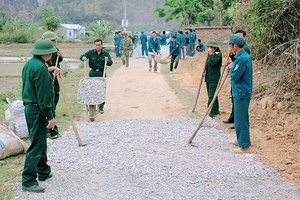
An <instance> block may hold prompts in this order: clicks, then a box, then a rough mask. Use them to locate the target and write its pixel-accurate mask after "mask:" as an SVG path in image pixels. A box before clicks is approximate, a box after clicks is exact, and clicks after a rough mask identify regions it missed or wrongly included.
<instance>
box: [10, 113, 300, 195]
mask: <svg viewBox="0 0 300 200" xmlns="http://www.w3.org/2000/svg"><path fill="white" fill-rule="evenodd" d="M199 121H200V120H199V119H196V118H185V117H176V118H172V119H168V120H146V119H126V120H119V121H104V122H86V123H82V124H80V125H79V126H78V127H77V128H78V131H79V134H80V136H81V139H82V140H90V143H89V144H88V145H87V146H84V147H78V144H77V141H76V139H75V135H74V133H73V132H65V133H62V134H63V137H61V138H59V139H57V140H54V141H50V142H49V143H48V146H49V152H48V158H49V162H48V163H49V165H50V166H51V167H52V172H53V174H54V176H53V177H52V178H51V179H49V180H47V181H45V182H40V185H41V186H42V187H46V192H45V193H42V194H35V193H29V192H23V191H22V190H21V177H19V179H18V180H17V183H16V185H15V187H16V194H15V197H14V199H22V200H23V199H24V200H27V199H28V200H29V199H30V200H32V199H39V200H40V199H45V200H47V199H49V200H50V199H51V200H53V199H64V200H69V199H70V200H74V199H75V200H77V199H84V200H89V199H91V200H92V199H93V200H94V199H101V200H102V199H104V200H106V199H108V200H118V199H120V200H121V199H122V200H123V199H137V200H139V199H163V200H169V199H178V200H181V199H209V200H210V199H216V200H217V199H218V200H238V199H241V200H247V199H249V200H255V199H259V200H260V199H270V200H271V199H272V200H277V199H278V200H283V199H289V200H298V199H300V191H299V189H298V188H297V187H295V186H293V185H291V184H290V183H288V182H287V180H286V179H284V178H282V177H281V176H279V175H278V174H277V173H276V172H275V171H273V170H271V169H270V168H268V167H266V166H264V165H263V164H262V163H259V162H257V161H256V160H257V159H256V157H257V155H253V154H251V155H235V154H232V153H230V151H229V150H230V149H231V148H233V146H231V145H230V144H229V143H228V141H229V140H231V139H234V137H235V136H234V135H231V134H228V133H226V132H225V131H224V130H218V129H217V125H218V124H217V122H216V121H214V120H212V119H208V120H206V122H205V124H204V126H203V127H202V128H201V129H200V131H199V132H198V134H197V135H196V137H195V138H194V142H196V143H197V144H198V145H199V146H198V147H192V146H191V145H189V144H187V141H188V140H189V138H190V137H191V136H192V134H193V132H194V130H195V129H196V127H197V126H198V123H199Z"/></svg>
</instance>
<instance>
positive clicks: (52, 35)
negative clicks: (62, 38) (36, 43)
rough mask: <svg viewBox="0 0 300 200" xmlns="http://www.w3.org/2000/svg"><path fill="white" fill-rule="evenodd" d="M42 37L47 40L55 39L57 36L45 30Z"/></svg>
mask: <svg viewBox="0 0 300 200" xmlns="http://www.w3.org/2000/svg"><path fill="white" fill-rule="evenodd" d="M42 38H46V39H48V40H56V39H57V36H56V34H55V33H54V32H52V31H46V32H45V33H43V35H42Z"/></svg>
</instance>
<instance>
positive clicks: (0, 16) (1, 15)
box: [0, 8, 6, 31]
mask: <svg viewBox="0 0 300 200" xmlns="http://www.w3.org/2000/svg"><path fill="white" fill-rule="evenodd" d="M5 16H6V13H5V11H4V10H3V8H0V31H2V27H3V25H4V23H5Z"/></svg>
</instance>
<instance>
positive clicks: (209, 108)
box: [188, 67, 228, 144]
mask: <svg viewBox="0 0 300 200" xmlns="http://www.w3.org/2000/svg"><path fill="white" fill-rule="evenodd" d="M225 68H226V67H225ZM227 77H228V72H227V71H226V75H225V78H224V80H223V81H222V83H221V84H220V86H219V87H218V88H217V90H216V92H215V95H214V97H213V99H212V101H211V103H210V104H209V107H208V108H207V110H206V113H205V115H204V116H203V118H202V119H201V121H200V123H199V125H198V127H197V128H196V130H195V131H194V133H193V135H192V137H191V138H190V140H189V141H188V143H189V144H191V143H192V141H193V139H194V137H195V136H196V134H197V132H198V131H199V129H200V128H201V126H202V124H203V122H204V120H205V118H206V117H207V115H208V113H209V112H210V111H211V109H212V106H213V104H214V102H215V100H216V99H217V96H218V94H219V92H220V91H221V88H222V86H223V85H224V83H225V81H226V79H227Z"/></svg>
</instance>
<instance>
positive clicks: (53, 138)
mask: <svg viewBox="0 0 300 200" xmlns="http://www.w3.org/2000/svg"><path fill="white" fill-rule="evenodd" d="M60 137H62V135H61V134H57V135H54V136H51V135H50V136H49V138H50V139H51V140H55V139H57V138H60Z"/></svg>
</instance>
